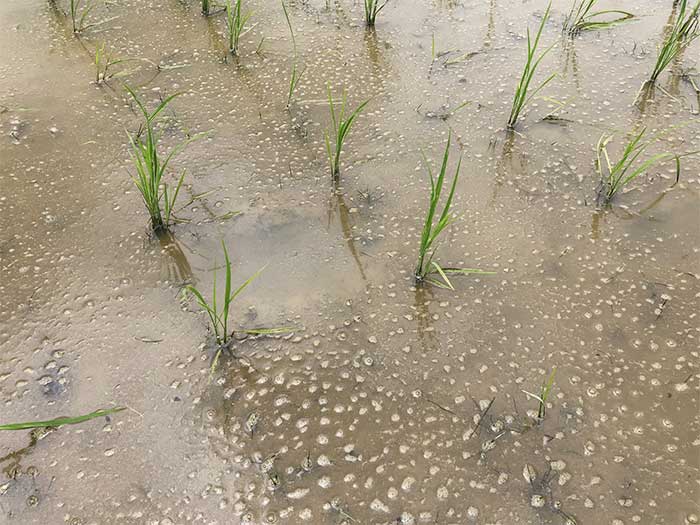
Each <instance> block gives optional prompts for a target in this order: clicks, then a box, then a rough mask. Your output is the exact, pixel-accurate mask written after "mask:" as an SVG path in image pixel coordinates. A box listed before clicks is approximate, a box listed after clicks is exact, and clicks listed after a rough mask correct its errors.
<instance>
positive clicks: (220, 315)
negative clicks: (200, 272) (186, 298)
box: [185, 241, 291, 366]
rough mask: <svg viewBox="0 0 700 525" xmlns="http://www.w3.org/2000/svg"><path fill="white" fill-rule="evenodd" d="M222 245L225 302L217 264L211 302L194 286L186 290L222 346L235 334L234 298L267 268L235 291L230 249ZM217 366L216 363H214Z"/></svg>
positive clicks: (276, 331) (274, 331)
mask: <svg viewBox="0 0 700 525" xmlns="http://www.w3.org/2000/svg"><path fill="white" fill-rule="evenodd" d="M221 246H222V247H223V249H224V267H225V276H226V279H225V284H224V300H223V304H221V305H219V300H218V299H217V293H216V284H217V283H216V281H217V279H216V265H215V266H214V284H213V288H212V300H211V303H210V302H208V301H207V300H206V299H205V298H204V295H203V294H202V293H201V292H200V291H199V290H198V289H197V288H196V287H195V286H194V285H187V286H185V292H189V293H191V294H192V295H194V296H195V298H196V300H197V303H198V304H199V306H200V307H201V309H202V310H204V311H205V312H206V314H207V317H208V318H209V323H210V325H211V328H212V330H213V331H214V337H215V339H216V343H217V344H218V345H220V346H225V345H226V344H228V342H229V340H230V338H231V337H232V336H233V333H234V332H233V331H229V314H230V312H231V304H232V303H233V300H234V299H235V298H236V297H238V295H239V294H240V293H241V292H242V291H243V290H245V288H246V287H247V286H248V285H249V284H250V283H251V282H253V281H254V280H255V279H256V278H257V277H258V276H259V275H260V274H261V273H262V272H263V270H264V269H265V267H263V268H261V269H260V270H258V271H257V272H255V273H254V274H253V275H252V276H250V277H249V278H248V279H247V280H246V281H245V282H244V283H243V284H241V285H240V286H239V287H238V288H236V290H234V291H233V292H232V291H231V290H232V285H231V259H230V258H229V255H228V250H227V249H226V244H225V243H224V242H223V241H221ZM238 331H239V332H242V333H245V334H250V335H262V334H267V335H269V334H279V333H284V332H290V331H291V328H288V327H282V328H257V329H243V328H241V329H239V330H238ZM214 366H215V365H214Z"/></svg>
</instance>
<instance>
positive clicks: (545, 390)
mask: <svg viewBox="0 0 700 525" xmlns="http://www.w3.org/2000/svg"><path fill="white" fill-rule="evenodd" d="M556 373H557V369H556V367H555V368H553V369H552V373H551V374H549V378H548V379H547V380H546V381H544V382H543V383H542V386H540V393H539V395H535V394H533V393H531V392H528V391H527V390H523V392H524V393H525V394H527V395H528V396H530V397H532V398H534V399H536V400H537V401H538V403H539V405H538V407H537V419H538V420H540V421H542V420H543V419H544V418H545V416H546V415H547V399H548V398H549V394H551V393H552V387H553V386H554V375H555V374H556Z"/></svg>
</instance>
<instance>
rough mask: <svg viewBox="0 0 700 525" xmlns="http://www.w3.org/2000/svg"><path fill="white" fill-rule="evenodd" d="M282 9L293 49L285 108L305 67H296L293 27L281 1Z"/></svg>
mask: <svg viewBox="0 0 700 525" xmlns="http://www.w3.org/2000/svg"><path fill="white" fill-rule="evenodd" d="M282 10H283V11H284V17H285V18H286V20H287V26H288V27H289V34H290V35H291V36H292V47H293V49H294V60H293V61H292V74H291V75H290V77H289V91H288V92H287V106H286V107H287V109H289V106H290V105H291V103H292V98H293V97H294V91H296V89H297V86H298V85H299V81H300V80H301V77H302V76H303V75H304V72H305V71H306V68H304V69H302V70H301V71H299V69H298V67H297V57H298V55H297V41H296V38H295V37H294V29H293V28H292V21H291V20H290V18H289V13H288V12H287V6H286V5H284V2H282Z"/></svg>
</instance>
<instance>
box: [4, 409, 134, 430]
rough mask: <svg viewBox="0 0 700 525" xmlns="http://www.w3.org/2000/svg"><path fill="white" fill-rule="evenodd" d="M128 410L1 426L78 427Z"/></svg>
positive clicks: (18, 428) (26, 427)
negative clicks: (98, 418) (86, 422)
mask: <svg viewBox="0 0 700 525" xmlns="http://www.w3.org/2000/svg"><path fill="white" fill-rule="evenodd" d="M122 410H126V408H124V407H117V408H110V409H107V410H96V411H95V412H91V413H89V414H85V415H82V416H77V417H57V418H56V419H49V420H48V421H27V422H24V423H9V424H5V425H0V430H27V429H30V428H45V427H50V428H55V427H60V426H63V425H77V424H78V423H83V422H84V421H90V420H91V419H95V418H97V417H103V416H108V415H110V414H114V413H116V412H121V411H122Z"/></svg>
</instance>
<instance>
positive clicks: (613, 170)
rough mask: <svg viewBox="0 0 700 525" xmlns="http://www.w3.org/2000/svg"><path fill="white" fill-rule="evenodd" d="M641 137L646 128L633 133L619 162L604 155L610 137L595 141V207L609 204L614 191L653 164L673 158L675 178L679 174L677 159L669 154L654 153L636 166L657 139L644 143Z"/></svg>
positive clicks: (655, 137) (617, 190)
mask: <svg viewBox="0 0 700 525" xmlns="http://www.w3.org/2000/svg"><path fill="white" fill-rule="evenodd" d="M645 134H646V128H644V129H642V130H641V131H640V132H639V133H636V134H633V136H632V138H631V139H630V140H629V142H628V143H627V145H626V146H625V149H624V150H623V152H622V155H621V156H620V158H619V160H618V161H617V162H615V163H612V162H611V161H610V155H609V154H608V144H609V143H610V141H611V140H612V139H613V135H602V136H601V137H600V140H598V145H597V146H596V168H597V171H598V175H599V177H600V184H599V187H598V195H597V202H598V205H601V204H603V205H608V204H610V202H611V201H612V200H613V198H614V197H615V195H616V194H617V193H618V192H620V191H621V190H622V189H623V188H624V187H625V186H627V185H628V184H630V183H631V182H632V181H634V180H635V179H636V178H637V177H639V176H640V175H641V174H643V173H644V172H646V171H647V170H648V169H649V168H650V167H651V166H653V165H654V164H656V163H657V162H662V161H665V160H670V159H673V158H675V159H676V176H679V175H680V158H681V156H679V155H675V154H673V153H668V152H666V153H658V154H656V155H653V156H652V157H649V158H648V159H646V160H645V161H644V162H642V163H641V164H638V163H637V160H638V159H639V158H640V157H641V156H642V154H643V153H644V151H645V150H646V149H647V148H648V147H649V146H650V145H651V144H652V143H653V142H655V141H656V139H657V138H658V137H659V135H656V136H654V137H651V138H650V139H648V140H644V136H645ZM686 155H689V154H686ZM684 156H685V155H684Z"/></svg>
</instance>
